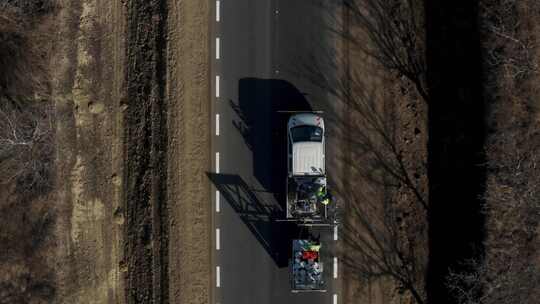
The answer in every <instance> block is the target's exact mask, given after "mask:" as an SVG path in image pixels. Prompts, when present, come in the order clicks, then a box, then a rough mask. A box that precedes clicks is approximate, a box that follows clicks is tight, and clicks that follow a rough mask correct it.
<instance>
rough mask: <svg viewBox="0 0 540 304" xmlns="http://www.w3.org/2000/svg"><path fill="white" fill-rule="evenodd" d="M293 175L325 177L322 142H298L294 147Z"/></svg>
mask: <svg viewBox="0 0 540 304" xmlns="http://www.w3.org/2000/svg"><path fill="white" fill-rule="evenodd" d="M292 146H293V147H292V150H293V159H292V164H293V168H292V171H293V172H292V173H293V175H324V174H325V168H324V150H323V149H324V148H323V143H322V142H297V143H294V144H293V145H292Z"/></svg>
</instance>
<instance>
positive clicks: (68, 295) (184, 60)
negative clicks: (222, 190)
mask: <svg viewBox="0 0 540 304" xmlns="http://www.w3.org/2000/svg"><path fill="white" fill-rule="evenodd" d="M12 2H13V3H14V4H15V5H20V6H21V7H25V9H26V8H27V7H29V8H32V9H34V8H35V7H37V8H35V9H36V10H38V9H39V10H40V12H41V11H42V10H44V6H42V5H40V4H36V3H38V2H28V1H22V0H21V1H18V0H14V1H12ZM39 3H48V4H50V7H45V8H47V10H46V12H45V13H44V15H45V16H44V17H41V15H40V17H39V18H40V19H39V22H37V23H38V24H39V23H42V24H44V25H42V26H40V30H39V33H41V35H42V36H43V37H50V39H49V40H47V41H45V42H43V41H41V40H40V41H34V42H35V44H36V45H37V46H38V47H39V48H41V49H43V50H46V53H45V54H42V56H43V57H42V58H43V60H44V62H46V63H47V64H46V66H47V67H46V69H45V70H46V71H47V72H46V75H45V76H44V78H45V79H46V81H45V82H46V84H47V85H45V86H44V87H45V89H48V91H46V92H45V93H47V94H46V96H47V97H49V99H50V100H51V101H52V102H53V103H54V105H55V108H56V113H55V115H54V121H55V123H56V126H55V132H54V133H55V136H54V140H55V142H54V146H55V156H54V158H55V160H56V161H55V164H56V166H55V167H54V168H53V169H52V171H53V172H54V174H53V175H54V181H53V188H52V189H50V191H48V192H40V193H39V194H38V195H34V196H28V195H23V194H21V191H20V190H18V189H19V188H17V187H18V186H17V185H18V183H16V182H12V183H10V184H8V185H2V188H0V199H1V200H0V202H1V206H0V207H1V208H2V209H1V210H2V212H1V217H2V219H5V221H4V220H3V223H5V224H3V225H2V227H3V228H2V229H1V230H0V238H1V240H2V244H3V245H2V248H3V249H2V251H0V253H1V254H0V270H1V273H2V275H1V276H0V303H139V302H152V303H208V302H209V301H210V296H211V294H210V276H211V269H210V258H211V257H210V252H211V251H210V232H209V227H210V226H209V225H210V219H211V218H210V212H209V209H210V206H209V202H210V198H209V190H210V189H209V184H208V181H207V179H206V172H207V171H208V170H209V168H210V158H209V151H210V147H209V134H210V132H209V121H210V116H209V96H208V94H209V88H208V86H209V78H208V71H209V69H208V62H209V54H208V48H209V42H208V39H207V35H208V16H209V13H210V12H209V11H210V7H209V5H208V3H207V2H204V1H175V0H171V1H142V2H141V1H105V0H84V1H79V2H73V1H64V0H58V1H57V2H52V1H51V2H48V1H41V2H39ZM24 12H26V11H24ZM23 15H24V14H23ZM27 17H28V18H37V17H35V16H34V15H32V16H30V15H29V16H27ZM25 18H26V17H25ZM3 24H4V23H2V25H3ZM41 28H43V29H41ZM2 29H3V28H2ZM33 30H34V31H36V32H37V30H36V29H35V28H33ZM205 37H206V38H205ZM201 38H203V39H201ZM49 43H50V45H51V48H50V50H49V49H48V48H47V47H48V45H49ZM27 74H29V73H27ZM32 76H33V75H32ZM2 88H3V89H5V87H4V86H3V87H2ZM13 88H15V87H14V86H13V87H10V89H13ZM45 89H43V90H45ZM6 92H8V91H7V90H6V91H2V93H3V94H4V93H6ZM10 92H11V91H10ZM15 93H16V94H18V95H22V96H33V95H32V94H34V93H40V94H44V93H43V92H37V91H34V92H32V91H30V90H29V89H28V88H26V87H23V86H19V87H17V88H16V92H15ZM6 94H7V93H6ZM10 94H11V93H10ZM185 130H198V132H185ZM8 210H9V212H8ZM20 223H23V224H24V229H21V228H20V227H19V226H20ZM18 240H24V242H20V241H18ZM26 241H28V242H26ZM169 244H171V246H169ZM186 274H189V275H186Z"/></svg>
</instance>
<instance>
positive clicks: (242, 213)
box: [207, 173, 300, 267]
mask: <svg viewBox="0 0 540 304" xmlns="http://www.w3.org/2000/svg"><path fill="white" fill-rule="evenodd" d="M207 175H208V177H209V178H210V180H211V181H212V183H213V184H214V186H215V187H216V189H217V190H219V192H220V194H221V196H222V197H223V198H224V199H225V200H226V201H227V202H228V203H229V205H230V206H231V207H232V208H233V209H234V211H235V212H236V213H237V214H238V216H239V217H240V219H241V220H242V221H243V222H244V224H245V225H246V226H247V227H248V229H249V230H250V231H251V233H253V235H254V236H255V238H257V240H258V241H259V243H260V244H261V246H262V247H263V248H264V249H265V250H266V252H267V253H268V255H270V256H271V257H272V259H273V260H274V262H275V263H276V265H277V266H278V267H287V265H288V259H289V256H290V252H291V250H292V247H291V241H292V239H294V238H296V237H298V235H299V234H300V230H299V228H298V227H297V226H296V225H295V224H294V223H288V222H276V221H275V220H276V219H281V218H283V217H284V215H283V213H284V211H283V209H282V208H280V207H279V206H278V205H276V204H271V203H266V202H264V201H262V200H261V199H259V197H257V195H256V194H255V192H254V191H255V190H254V189H253V188H252V187H250V186H249V185H248V184H247V183H246V182H245V181H244V180H243V179H242V178H241V177H240V176H239V175H237V174H216V173H207Z"/></svg>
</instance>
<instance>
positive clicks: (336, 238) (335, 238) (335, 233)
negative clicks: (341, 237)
mask: <svg viewBox="0 0 540 304" xmlns="http://www.w3.org/2000/svg"><path fill="white" fill-rule="evenodd" d="M337 240H338V228H337V225H336V226H334V241H337Z"/></svg>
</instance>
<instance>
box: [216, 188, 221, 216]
mask: <svg viewBox="0 0 540 304" xmlns="http://www.w3.org/2000/svg"><path fill="white" fill-rule="evenodd" d="M220 196H221V195H220V194H219V190H216V212H217V213H219V197H220Z"/></svg>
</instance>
